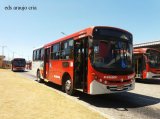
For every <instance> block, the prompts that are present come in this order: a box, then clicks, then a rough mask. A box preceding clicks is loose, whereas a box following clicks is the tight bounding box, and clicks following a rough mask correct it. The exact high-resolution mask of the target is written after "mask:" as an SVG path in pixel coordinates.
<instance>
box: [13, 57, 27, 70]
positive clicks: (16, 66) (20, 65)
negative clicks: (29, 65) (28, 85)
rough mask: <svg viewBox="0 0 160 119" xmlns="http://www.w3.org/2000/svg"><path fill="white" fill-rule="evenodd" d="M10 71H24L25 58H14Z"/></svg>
mask: <svg viewBox="0 0 160 119" xmlns="http://www.w3.org/2000/svg"><path fill="white" fill-rule="evenodd" d="M11 64H12V66H11V69H12V71H24V70H25V67H26V60H25V59H24V58H14V59H13V60H12V61H11Z"/></svg>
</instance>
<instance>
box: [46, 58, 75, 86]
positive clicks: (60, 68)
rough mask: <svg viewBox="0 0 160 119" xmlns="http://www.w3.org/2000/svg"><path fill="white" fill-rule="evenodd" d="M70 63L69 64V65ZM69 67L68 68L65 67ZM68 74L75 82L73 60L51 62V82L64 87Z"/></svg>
mask: <svg viewBox="0 0 160 119" xmlns="http://www.w3.org/2000/svg"><path fill="white" fill-rule="evenodd" d="M67 63H68V64H67ZM64 65H67V66H64ZM66 72H67V73H68V74H69V75H70V77H71V79H72V80H73V61H72V60H63V61H61V60H60V61H59V60H50V63H49V77H48V79H49V81H51V82H53V83H56V84H59V85H62V78H63V75H64V73H66Z"/></svg>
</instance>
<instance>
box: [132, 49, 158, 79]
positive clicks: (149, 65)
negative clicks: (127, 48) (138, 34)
mask: <svg viewBox="0 0 160 119" xmlns="http://www.w3.org/2000/svg"><path fill="white" fill-rule="evenodd" d="M134 62H135V72H136V78H137V79H160V51H158V50H156V49H152V48H135V49H134Z"/></svg>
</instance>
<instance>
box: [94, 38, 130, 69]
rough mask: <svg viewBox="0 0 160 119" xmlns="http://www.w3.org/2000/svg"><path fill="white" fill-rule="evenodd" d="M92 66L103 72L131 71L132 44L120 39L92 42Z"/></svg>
mask: <svg viewBox="0 0 160 119" xmlns="http://www.w3.org/2000/svg"><path fill="white" fill-rule="evenodd" d="M93 44H94V46H93V52H92V58H91V61H92V64H93V66H94V67H95V68H96V69H100V70H103V71H122V70H128V69H132V66H133V65H132V55H133V53H132V52H133V51H132V50H133V48H132V44H131V43H130V42H128V41H124V40H122V39H119V40H118V39H117V38H111V39H106V40H103V39H102V40H94V41H93Z"/></svg>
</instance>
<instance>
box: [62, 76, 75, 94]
mask: <svg viewBox="0 0 160 119" xmlns="http://www.w3.org/2000/svg"><path fill="white" fill-rule="evenodd" d="M64 88H65V92H66V93H67V94H68V95H73V93H74V90H73V85H72V81H71V79H70V78H69V77H68V78H67V79H66V81H65V85H64Z"/></svg>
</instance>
